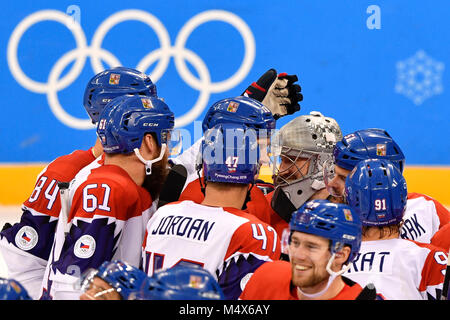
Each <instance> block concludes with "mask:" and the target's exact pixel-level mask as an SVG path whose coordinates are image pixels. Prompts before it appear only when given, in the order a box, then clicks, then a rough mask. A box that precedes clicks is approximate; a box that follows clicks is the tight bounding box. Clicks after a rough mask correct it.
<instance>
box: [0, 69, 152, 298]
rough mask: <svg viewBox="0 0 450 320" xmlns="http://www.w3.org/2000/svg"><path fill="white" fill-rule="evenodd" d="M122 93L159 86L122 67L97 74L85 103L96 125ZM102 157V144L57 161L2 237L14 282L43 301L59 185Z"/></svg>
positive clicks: (41, 176) (40, 177)
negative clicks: (14, 222) (43, 283)
mask: <svg viewBox="0 0 450 320" xmlns="http://www.w3.org/2000/svg"><path fill="white" fill-rule="evenodd" d="M123 94H134V95H140V94H144V95H150V96H156V87H155V85H154V84H153V83H152V81H151V80H150V78H149V77H148V76H146V75H145V74H143V73H141V72H139V71H137V70H134V69H130V68H124V67H117V68H112V69H109V70H105V71H103V72H101V73H99V74H97V75H95V76H94V77H93V78H92V79H91V80H90V81H89V82H88V84H87V86H86V90H85V94H84V100H83V104H84V107H85V109H86V111H87V113H88V115H89V117H90V119H91V120H92V123H94V124H95V123H97V121H98V116H99V113H100V112H101V111H102V110H103V108H104V106H105V105H106V103H107V102H108V101H110V100H111V99H113V98H114V97H116V96H120V95H123ZM102 153H103V150H102V145H101V143H100V140H99V139H97V141H96V143H95V145H94V146H93V147H92V148H90V149H88V150H76V151H74V152H72V153H71V154H69V155H64V156H61V157H59V158H57V159H55V160H54V161H52V162H51V163H50V164H49V165H48V166H46V167H45V168H44V170H42V172H41V173H40V174H39V175H38V177H37V179H36V184H35V187H34V190H33V191H32V193H31V195H30V197H29V198H28V199H27V200H26V201H25V202H24V203H23V205H22V211H23V213H22V216H21V219H20V222H19V223H16V224H14V225H13V226H12V227H10V228H6V227H5V228H4V230H3V231H2V232H1V233H0V250H1V253H2V256H3V258H4V260H5V263H6V265H7V267H8V273H9V276H10V277H11V278H14V279H16V280H18V281H19V282H21V283H22V284H23V285H24V287H25V288H26V289H27V290H28V292H29V294H30V296H31V297H32V298H33V299H37V298H39V294H40V287H41V283H42V278H43V276H44V271H45V266H46V264H47V261H48V257H49V254H50V250H51V246H52V244H53V239H54V233H55V228H56V224H57V221H58V215H59V212H60V210H61V201H60V195H59V186H58V182H69V181H71V180H72V179H73V178H74V177H75V175H76V174H77V173H78V172H79V171H80V170H81V169H82V168H83V167H85V166H87V165H88V164H90V163H92V162H93V161H94V160H95V159H96V158H97V157H99V156H100V155H101V154H102Z"/></svg>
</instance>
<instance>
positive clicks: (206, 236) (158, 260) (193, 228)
mask: <svg viewBox="0 0 450 320" xmlns="http://www.w3.org/2000/svg"><path fill="white" fill-rule="evenodd" d="M278 243H279V240H278V237H277V234H276V232H275V230H274V229H273V228H272V227H270V226H268V225H267V224H265V223H263V222H261V221H260V220H258V219H257V218H255V217H254V216H253V215H250V214H247V213H245V212H243V211H241V210H238V209H233V208H219V207H209V206H204V205H200V204H196V203H194V202H193V201H182V202H175V203H170V204H167V205H165V206H163V207H161V208H159V209H158V210H157V211H156V212H155V214H154V215H153V217H152V218H151V219H150V221H149V222H148V225H147V236H146V241H145V243H144V248H145V252H144V257H143V258H144V262H143V265H144V270H145V271H146V272H147V274H148V275H153V273H154V271H156V270H158V269H165V268H170V267H173V266H175V265H178V264H195V265H199V266H202V267H203V268H205V269H206V270H208V271H209V272H210V273H211V274H212V275H214V276H215V277H216V279H217V280H218V282H219V285H220V286H221V287H222V290H223V291H224V294H225V296H226V298H227V299H237V298H238V297H239V295H240V293H241V291H242V288H243V287H244V285H245V283H246V281H247V280H248V279H249V277H250V276H251V274H252V273H253V271H254V270H255V269H256V268H257V267H259V266H260V265H261V264H262V263H264V262H266V261H271V260H273V259H278V258H279V256H280V248H279V245H277V244H278Z"/></svg>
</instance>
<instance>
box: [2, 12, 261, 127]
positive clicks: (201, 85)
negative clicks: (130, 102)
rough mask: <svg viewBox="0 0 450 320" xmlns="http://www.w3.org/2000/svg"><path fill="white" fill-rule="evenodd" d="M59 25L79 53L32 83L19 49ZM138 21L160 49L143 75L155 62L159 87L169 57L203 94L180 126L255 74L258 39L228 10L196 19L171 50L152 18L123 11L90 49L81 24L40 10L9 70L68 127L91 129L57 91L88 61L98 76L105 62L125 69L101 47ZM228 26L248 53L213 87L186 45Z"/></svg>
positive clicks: (145, 62)
mask: <svg viewBox="0 0 450 320" xmlns="http://www.w3.org/2000/svg"><path fill="white" fill-rule="evenodd" d="M47 20H51V21H56V22H59V23H61V24H63V25H64V26H66V27H67V28H68V29H69V30H70V31H71V32H72V35H73V36H74V38H75V42H76V46H77V47H76V48H75V49H73V50H70V51H69V52H67V53H65V54H64V55H63V56H62V57H61V58H60V59H59V60H58V61H57V62H56V63H55V64H54V65H53V67H52V69H51V70H50V73H49V76H48V80H47V82H46V83H44V82H38V81H35V80H33V79H30V78H29V77H28V76H27V75H25V73H24V72H23V71H22V68H21V67H20V65H19V62H18V56H17V48H18V46H19V42H20V39H21V37H22V35H23V34H24V33H25V32H26V31H27V30H28V29H29V28H30V27H31V26H33V25H34V24H36V23H38V22H41V21H47ZM128 20H135V21H140V22H143V23H145V24H147V25H148V26H149V27H150V28H152V29H153V31H154V32H155V33H156V35H157V38H158V41H159V45H160V48H159V49H156V50H153V51H151V52H149V53H148V54H147V55H145V56H144V57H143V58H142V59H141V60H140V62H139V63H138V65H137V66H136V67H135V68H136V69H138V70H140V71H141V72H146V70H147V69H148V68H149V67H150V66H151V65H152V64H153V63H155V62H156V61H158V63H157V64H156V66H155V68H154V70H153V71H152V73H151V74H150V75H149V76H150V78H151V79H152V81H153V82H154V83H156V82H157V81H158V80H159V79H160V78H161V77H162V76H163V74H164V72H165V71H166V69H167V67H168V65H169V62H170V58H171V57H173V58H174V61H175V66H176V69H177V72H178V73H179V75H180V76H181V78H182V79H183V80H184V81H185V82H186V83H187V84H188V85H189V86H190V87H191V88H193V89H195V90H198V91H199V96H198V98H197V101H196V102H195V105H194V106H193V107H192V109H191V110H189V111H188V112H187V113H185V114H183V115H182V116H180V117H177V118H176V119H175V126H176V127H183V126H185V125H187V124H189V123H191V122H193V121H194V120H195V119H196V118H197V117H198V116H199V115H200V114H201V113H202V111H203V110H204V108H205V107H206V105H207V104H208V101H209V97H210V95H211V93H218V92H224V91H227V90H229V89H231V88H233V87H235V86H236V85H237V84H239V83H240V82H241V81H242V80H243V79H244V78H245V77H246V76H247V74H248V72H249V71H250V69H251V67H252V65H253V62H254V59H255V39H254V37H253V34H252V32H251V30H250V28H249V27H248V25H247V24H246V23H245V22H244V21H243V20H242V19H241V18H240V17H238V16H237V15H235V14H233V13H231V12H228V11H223V10H209V11H204V12H201V13H199V14H197V15H195V16H194V17H192V18H191V19H190V20H188V22H186V24H185V25H184V26H183V27H182V28H181V30H180V31H179V33H178V35H177V38H176V40H175V45H174V46H171V42H170V36H169V33H168V31H167V29H166V28H165V27H164V25H163V24H162V23H161V21H159V20H158V19H157V18H156V17H155V16H153V15H152V14H150V13H148V12H146V11H142V10H123V11H119V12H117V13H115V14H113V15H111V16H110V17H108V18H107V19H106V20H105V21H103V22H102V23H101V24H100V26H99V27H98V28H97V30H96V31H95V33H94V36H93V38H92V42H91V45H90V46H88V45H87V41H86V36H85V34H84V32H83V29H82V28H81V26H80V24H79V23H78V22H76V21H74V20H73V18H72V17H71V16H69V15H67V14H65V13H63V12H61V11H57V10H41V11H37V12H35V13H33V14H31V15H29V16H27V17H26V18H25V19H24V20H22V21H21V22H20V23H19V24H18V25H17V26H16V28H15V29H14V31H13V33H12V34H11V37H10V39H9V42H8V49H7V60H8V65H9V68H10V70H11V73H12V74H13V76H14V78H15V79H16V81H17V82H19V83H20V84H21V85H22V86H23V87H24V88H26V89H28V90H30V91H33V92H36V93H45V94H46V95H47V101H48V104H49V106H50V109H51V110H52V112H53V113H54V114H55V116H56V117H57V118H58V119H59V120H60V121H61V122H62V123H64V124H66V125H67V126H69V127H72V128H75V129H91V128H92V127H93V125H92V123H91V121H90V119H79V118H76V117H74V116H72V115H70V114H69V113H67V112H66V111H65V110H64V108H63V107H62V106H61V104H60V103H59V99H58V91H60V90H62V89H64V88H66V87H67V86H69V85H70V84H72V83H73V82H74V81H75V79H76V78H77V77H78V76H79V74H80V73H81V71H82V69H83V67H84V65H85V62H86V58H87V57H90V60H91V67H92V69H93V71H94V73H95V74H97V73H99V72H101V71H102V70H104V67H103V64H102V61H105V62H106V63H107V64H108V65H109V66H110V67H114V66H120V65H121V63H120V61H119V60H118V59H117V57H116V56H114V55H113V54H112V53H111V52H109V51H107V50H105V49H103V48H101V45H102V42H103V39H104V37H105V36H106V34H107V33H108V32H109V30H111V29H112V28H113V27H114V26H115V25H117V24H119V23H121V22H124V21H128ZM215 20H218V21H223V22H226V23H228V24H230V25H232V26H233V27H234V28H236V29H237V30H238V31H239V33H240V35H241V37H242V39H243V41H244V45H245V54H244V58H243V60H242V62H241V65H240V67H239V69H238V70H237V71H236V72H235V73H234V74H233V75H232V76H230V77H229V78H228V79H226V80H223V81H219V82H211V77H210V72H209V69H208V68H207V66H206V65H205V63H204V61H203V60H202V59H201V58H200V57H199V56H198V55H197V54H196V53H194V52H193V51H191V50H189V49H187V48H185V44H186V41H187V40H188V38H189V36H190V35H191V33H192V32H193V31H194V30H195V29H196V28H197V27H198V26H200V25H202V24H204V23H206V22H209V21H215ZM185 60H187V61H188V62H189V63H190V64H191V65H192V66H193V67H194V68H195V69H196V72H197V74H198V76H199V78H197V77H196V76H194V75H193V74H192V73H191V72H190V71H189V69H188V68H187V66H186V63H185ZM72 61H75V63H74V64H73V66H72V67H71V69H70V70H69V71H68V72H67V74H66V75H65V76H64V77H62V78H61V79H60V76H61V73H62V72H63V70H64V69H65V68H66V67H67V66H68V65H69V64H70V63H71V62H72Z"/></svg>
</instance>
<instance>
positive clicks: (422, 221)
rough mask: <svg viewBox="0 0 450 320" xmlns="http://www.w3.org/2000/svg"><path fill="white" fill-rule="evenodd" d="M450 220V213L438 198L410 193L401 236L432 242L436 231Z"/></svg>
mask: <svg viewBox="0 0 450 320" xmlns="http://www.w3.org/2000/svg"><path fill="white" fill-rule="evenodd" d="M449 220H450V214H449V212H448V211H447V209H445V208H444V207H443V206H442V205H441V204H439V203H438V202H437V201H436V200H434V199H432V198H430V197H428V196H426V195H423V194H418V193H408V200H407V203H406V209H405V213H404V215H403V225H402V228H401V231H400V236H401V237H402V238H403V239H410V240H415V241H418V242H423V243H432V241H431V239H432V238H433V236H434V235H435V233H436V232H437V231H438V230H439V229H440V228H441V227H442V226H443V225H445V224H447V223H448V222H449Z"/></svg>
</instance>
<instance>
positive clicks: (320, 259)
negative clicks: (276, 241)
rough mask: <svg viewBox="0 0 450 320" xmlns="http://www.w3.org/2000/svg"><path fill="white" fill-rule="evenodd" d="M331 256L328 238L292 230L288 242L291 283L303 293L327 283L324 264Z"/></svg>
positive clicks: (312, 290) (311, 291)
mask: <svg viewBox="0 0 450 320" xmlns="http://www.w3.org/2000/svg"><path fill="white" fill-rule="evenodd" d="M330 257H331V253H330V250H329V240H328V239H325V238H323V237H319V236H315V235H311V234H307V233H303V232H296V231H295V232H294V233H293V234H292V238H291V243H290V244H289V258H290V262H291V266H292V283H293V284H294V285H295V286H297V287H299V288H300V289H301V290H302V291H303V292H305V293H315V292H318V291H319V290H321V289H322V288H323V287H324V286H325V285H326V283H327V280H328V277H329V274H328V272H327V271H326V265H327V263H328V261H329V259H330Z"/></svg>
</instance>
